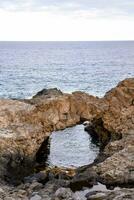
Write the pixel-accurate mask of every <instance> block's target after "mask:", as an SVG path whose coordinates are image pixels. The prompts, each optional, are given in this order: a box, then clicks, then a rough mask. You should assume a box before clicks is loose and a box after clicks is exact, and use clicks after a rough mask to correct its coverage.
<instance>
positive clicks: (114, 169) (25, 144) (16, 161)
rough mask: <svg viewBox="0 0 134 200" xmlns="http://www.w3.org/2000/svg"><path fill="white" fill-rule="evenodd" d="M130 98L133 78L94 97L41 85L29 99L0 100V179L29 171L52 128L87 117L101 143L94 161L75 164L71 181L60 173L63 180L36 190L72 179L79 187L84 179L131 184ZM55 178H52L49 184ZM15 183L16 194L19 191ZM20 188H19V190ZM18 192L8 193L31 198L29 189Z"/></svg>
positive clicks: (133, 128)
mask: <svg viewBox="0 0 134 200" xmlns="http://www.w3.org/2000/svg"><path fill="white" fill-rule="evenodd" d="M133 102H134V78H130V79H126V80H124V81H122V82H120V83H119V84H118V85H117V87H115V88H113V89H112V90H110V91H109V92H107V93H106V95H105V96H104V97H103V98H97V97H93V96H91V95H88V94H86V93H83V92H74V93H72V94H64V93H62V92H61V91H59V90H57V89H54V90H48V91H47V90H43V91H41V92H40V93H38V94H37V95H35V96H34V98H32V99H30V100H23V101H22V100H6V99H1V100H0V178H1V182H2V180H5V179H6V180H8V181H9V180H10V181H11V182H14V181H16V184H19V183H21V181H22V178H23V177H24V176H27V175H29V174H30V173H32V171H33V168H34V162H35V160H36V156H37V155H38V151H39V149H40V147H41V145H42V144H43V142H44V141H45V140H47V138H48V137H49V136H50V134H51V132H52V131H55V130H61V129H64V128H67V127H70V126H74V125H76V124H78V123H82V122H84V121H89V122H90V124H89V129H87V131H88V130H89V133H90V131H91V129H92V130H93V133H92V135H93V136H94V134H96V137H98V140H99V142H100V144H101V145H102V148H101V152H100V155H99V156H98V158H97V159H96V161H95V162H94V163H93V164H91V165H89V166H85V167H81V168H80V169H77V170H76V175H74V177H73V178H72V179H71V180H68V181H66V180H64V178H63V180H58V179H55V178H54V180H53V181H52V182H53V183H52V182H51V181H50V180H48V183H45V185H44V186H42V187H43V189H42V188H40V189H38V190H40V192H39V194H41V195H43V194H42V192H43V191H46V190H47V191H48V190H50V188H51V192H50V193H51V194H54V192H56V191H55V189H54V188H55V187H59V188H60V187H68V186H70V184H73V186H76V183H77V184H80V185H81V187H83V186H84V184H85V182H88V184H89V186H90V185H93V184H94V183H95V182H97V181H100V182H102V183H104V184H106V185H126V186H127V185H128V186H129V185H133V184H134V104H133ZM92 173H93V174H94V178H93V176H92ZM90 174H91V176H90ZM18 175H19V176H20V177H18ZM17 177H18V180H17ZM87 177H89V179H88V178H87ZM55 181H56V183H55V184H54V182H55ZM57 181H58V184H57ZM37 183H38V182H37ZM91 183H92V184H91ZM25 185H26V184H22V186H20V188H21V189H22V188H23V187H24V188H25ZM30 185H31V183H29V186H28V188H29V190H31V189H30ZM56 185H59V186H56ZM18 187H19V186H17V189H16V190H17V192H16V195H18V193H19V192H18ZM53 187H54V188H53ZM1 188H2V189H3V188H6V189H4V190H5V191H6V192H7V191H10V189H11V188H12V186H6V185H5V186H4V184H3V185H2V186H1ZM13 188H14V187H13ZM13 188H12V190H13V193H14V194H13V195H10V196H11V197H12V196H14V195H15V188H14V189H13ZM48 188H49V189H48ZM57 189H58V188H57ZM24 191H26V189H24ZM32 192H34V189H32V190H31V193H32ZM122 192H123V189H122ZM9 193H10V192H9ZM20 193H23V192H22V191H21V192H20ZM20 193H19V195H20V196H21V195H22V197H19V196H16V197H13V198H14V199H19V198H20V199H24V196H25V199H30V198H32V196H30V195H32V194H31V193H29V194H28V192H26V193H27V194H26V195H27V196H26V195H23V194H20ZM24 193H25V192H24ZM48 193H49V192H48ZM37 195H38V194H37ZM117 195H118V194H117ZM7 196H8V192H7ZM39 196H40V195H39ZM49 196H51V195H48V197H49ZM130 196H131V195H130ZM36 197H37V196H36ZM48 197H47V198H48ZM56 198H57V197H56ZM3 199H5V197H3ZM42 199H43V198H42ZM44 199H45V198H44ZM50 199H51V198H50ZM92 199H93V197H92ZM94 199H95V197H94ZM102 199H103V198H102ZM105 199H107V197H105ZM130 199H132V198H130ZM57 200H58V199H57Z"/></svg>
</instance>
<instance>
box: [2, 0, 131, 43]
mask: <svg viewBox="0 0 134 200" xmlns="http://www.w3.org/2000/svg"><path fill="white" fill-rule="evenodd" d="M96 40H100V41H101V40H134V0H0V41H96Z"/></svg>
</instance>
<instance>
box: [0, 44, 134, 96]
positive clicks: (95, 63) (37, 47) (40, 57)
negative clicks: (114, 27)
mask: <svg viewBox="0 0 134 200" xmlns="http://www.w3.org/2000/svg"><path fill="white" fill-rule="evenodd" d="M133 76H134V41H124V42H121V41H120V42H0V97H1V98H29V97H31V96H33V95H34V94H36V93H37V92H38V91H39V90H41V89H43V88H52V87H57V88H59V89H61V90H62V91H64V92H69V93H70V92H73V91H75V90H81V91H84V92H88V93H90V94H92V95H96V96H103V95H104V94H105V92H106V91H108V90H109V89H111V88H112V87H114V86H115V85H116V84H117V83H118V82H119V81H121V80H123V79H125V78H128V77H133Z"/></svg>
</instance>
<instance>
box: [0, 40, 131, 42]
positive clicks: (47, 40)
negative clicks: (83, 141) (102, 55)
mask: <svg viewBox="0 0 134 200" xmlns="http://www.w3.org/2000/svg"><path fill="white" fill-rule="evenodd" d="M0 42H134V39H132V40H0Z"/></svg>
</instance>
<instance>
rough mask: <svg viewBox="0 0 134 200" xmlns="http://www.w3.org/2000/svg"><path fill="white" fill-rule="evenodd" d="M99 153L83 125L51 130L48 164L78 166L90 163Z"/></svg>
mask: <svg viewBox="0 0 134 200" xmlns="http://www.w3.org/2000/svg"><path fill="white" fill-rule="evenodd" d="M98 153H99V147H98V146H96V145H95V144H93V143H92V141H91V137H90V135H89V134H88V133H87V132H85V131H84V127H83V125H77V126H74V127H71V128H67V129H65V130H62V131H57V132H53V133H52V135H51V137H50V154H49V156H48V161H47V162H48V164H49V165H50V166H53V165H54V166H58V167H80V166H83V165H86V164H90V163H92V162H93V161H94V159H95V158H96V156H97V155H98Z"/></svg>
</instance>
